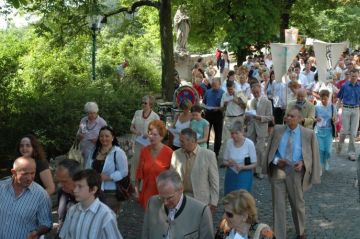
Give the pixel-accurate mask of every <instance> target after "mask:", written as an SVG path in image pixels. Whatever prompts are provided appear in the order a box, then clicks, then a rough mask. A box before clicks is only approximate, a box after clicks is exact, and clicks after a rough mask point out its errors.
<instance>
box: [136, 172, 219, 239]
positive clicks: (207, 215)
mask: <svg viewBox="0 0 360 239" xmlns="http://www.w3.org/2000/svg"><path fill="white" fill-rule="evenodd" d="M156 184H157V188H158V191H159V195H156V196H153V197H152V198H150V200H149V203H148V208H147V210H146V213H145V217H144V224H143V231H142V239H153V238H165V239H170V238H173V239H177V238H197V239H208V238H214V229H213V221H212V215H211V212H210V209H209V207H208V206H207V205H205V204H204V203H202V202H200V201H197V200H196V199H193V198H191V197H187V196H185V195H184V194H183V184H182V181H181V178H180V175H179V174H178V173H177V172H175V171H173V170H166V171H164V172H162V173H161V174H160V175H159V176H158V177H157V179H156Z"/></svg>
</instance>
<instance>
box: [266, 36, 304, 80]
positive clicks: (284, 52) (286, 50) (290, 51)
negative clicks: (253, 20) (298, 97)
mask: <svg viewBox="0 0 360 239" xmlns="http://www.w3.org/2000/svg"><path fill="white" fill-rule="evenodd" d="M301 47H302V45H301V44H286V43H271V44H270V48H271V56H272V61H273V69H274V72H275V79H276V80H277V81H279V82H280V81H281V79H282V77H283V76H284V75H285V74H286V73H287V70H288V69H289V67H290V65H291V63H292V61H293V59H294V58H295V56H296V55H297V54H298V53H299V51H300V49H301Z"/></svg>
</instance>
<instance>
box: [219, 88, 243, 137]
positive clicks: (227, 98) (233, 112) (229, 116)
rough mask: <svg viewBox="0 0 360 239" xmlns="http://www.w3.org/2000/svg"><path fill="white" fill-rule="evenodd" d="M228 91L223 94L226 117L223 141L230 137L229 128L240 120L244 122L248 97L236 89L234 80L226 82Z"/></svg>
mask: <svg viewBox="0 0 360 239" xmlns="http://www.w3.org/2000/svg"><path fill="white" fill-rule="evenodd" d="M226 88H227V91H225V93H224V94H223V95H222V98H221V102H220V106H221V107H224V108H225V118H224V127H223V134H222V135H223V136H222V139H223V142H226V141H227V140H228V139H229V138H230V132H229V129H230V127H231V125H232V124H233V123H234V122H235V121H237V120H240V121H241V122H242V123H244V112H245V108H246V103H247V97H246V96H245V95H244V94H243V93H242V92H239V91H236V90H235V84H234V82H232V81H228V82H227V83H226Z"/></svg>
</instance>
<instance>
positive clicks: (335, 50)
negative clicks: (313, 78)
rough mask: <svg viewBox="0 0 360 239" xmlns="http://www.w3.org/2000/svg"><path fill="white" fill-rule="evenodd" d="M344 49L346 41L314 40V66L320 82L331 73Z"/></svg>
mask: <svg viewBox="0 0 360 239" xmlns="http://www.w3.org/2000/svg"><path fill="white" fill-rule="evenodd" d="M345 49H346V42H341V43H329V42H323V41H319V40H315V41H314V52H315V57H316V66H317V72H318V75H319V81H320V82H324V81H326V80H327V77H328V76H330V75H331V74H332V72H333V71H334V69H335V66H336V64H337V63H338V61H339V58H340V56H341V54H342V53H343V51H344V50H345Z"/></svg>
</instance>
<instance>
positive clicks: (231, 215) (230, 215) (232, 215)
mask: <svg viewBox="0 0 360 239" xmlns="http://www.w3.org/2000/svg"><path fill="white" fill-rule="evenodd" d="M225 215H226V216H227V217H228V218H233V217H234V213H232V212H227V211H225Z"/></svg>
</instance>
